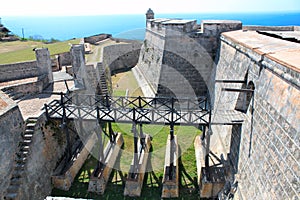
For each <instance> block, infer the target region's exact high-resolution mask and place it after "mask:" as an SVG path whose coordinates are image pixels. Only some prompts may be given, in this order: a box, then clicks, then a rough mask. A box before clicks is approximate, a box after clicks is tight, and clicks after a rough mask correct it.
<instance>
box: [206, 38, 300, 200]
mask: <svg viewBox="0 0 300 200" xmlns="http://www.w3.org/2000/svg"><path fill="white" fill-rule="evenodd" d="M247 71H248V74H247V73H246V72H247ZM245 77H246V79H247V82H248V83H249V82H253V83H254V86H255V92H254V102H253V97H252V100H251V102H250V105H249V107H248V109H247V112H246V120H245V122H243V124H242V127H238V126H236V127H234V128H231V127H229V126H228V127H226V126H213V135H212V139H211V141H213V142H212V145H211V146H212V151H213V152H215V151H219V152H218V153H220V152H221V151H223V152H227V153H229V155H228V158H229V160H230V162H231V164H232V165H233V166H234V168H235V170H236V171H235V172H236V180H238V181H239V187H238V192H237V196H239V199H297V198H299V176H300V174H299V172H300V165H299V160H300V154H299V152H300V151H299V150H300V149H299V146H300V144H299V131H300V127H299V121H300V116H299V109H300V108H299V105H300V102H299V96H300V91H299V86H300V84H299V72H297V71H294V70H293V69H292V68H290V67H287V66H286V65H283V64H280V63H279V62H276V61H274V60H273V59H272V58H271V57H269V56H268V55H265V56H264V55H263V54H262V53H260V52H258V51H255V50H253V49H250V48H248V47H246V46H245V45H242V44H238V43H236V42H235V41H234V40H232V39H231V38H229V37H226V35H223V36H222V37H221V46H220V52H219V57H218V59H217V68H216V79H217V80H218V79H219V80H220V79H221V80H222V79H226V80H228V79H229V80H243V79H245ZM222 87H227V88H242V87H243V85H242V84H228V83H226V84H225V83H216V90H215V97H214V99H215V102H214V104H215V105H214V112H217V111H218V110H222V109H234V108H235V106H236V105H237V100H238V98H239V95H240V94H239V93H236V92H225V91H221V88H222ZM252 102H253V105H254V107H253V115H252V106H251V105H252ZM240 128H241V129H240ZM230 144H231V145H230ZM218 145H219V146H222V148H223V149H218V148H216V147H218ZM214 148H216V149H214Z"/></svg>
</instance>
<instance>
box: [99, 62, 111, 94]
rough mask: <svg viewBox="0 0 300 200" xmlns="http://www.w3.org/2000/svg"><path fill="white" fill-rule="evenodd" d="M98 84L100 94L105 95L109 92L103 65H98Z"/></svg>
mask: <svg viewBox="0 0 300 200" xmlns="http://www.w3.org/2000/svg"><path fill="white" fill-rule="evenodd" d="M99 73H100V74H99V77H100V79H99V86H100V91H101V95H106V94H109V92H108V88H107V83H106V73H105V69H104V67H103V66H102V65H101V66H99Z"/></svg>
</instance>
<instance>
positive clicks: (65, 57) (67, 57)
mask: <svg viewBox="0 0 300 200" xmlns="http://www.w3.org/2000/svg"><path fill="white" fill-rule="evenodd" d="M57 59H58V63H59V65H60V66H68V65H71V53H70V52H65V53H60V54H58V58H57Z"/></svg>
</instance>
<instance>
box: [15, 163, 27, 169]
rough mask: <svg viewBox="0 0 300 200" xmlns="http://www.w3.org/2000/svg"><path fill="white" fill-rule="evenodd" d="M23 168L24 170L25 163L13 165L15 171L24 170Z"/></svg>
mask: <svg viewBox="0 0 300 200" xmlns="http://www.w3.org/2000/svg"><path fill="white" fill-rule="evenodd" d="M24 168H25V163H16V164H15V169H16V170H24Z"/></svg>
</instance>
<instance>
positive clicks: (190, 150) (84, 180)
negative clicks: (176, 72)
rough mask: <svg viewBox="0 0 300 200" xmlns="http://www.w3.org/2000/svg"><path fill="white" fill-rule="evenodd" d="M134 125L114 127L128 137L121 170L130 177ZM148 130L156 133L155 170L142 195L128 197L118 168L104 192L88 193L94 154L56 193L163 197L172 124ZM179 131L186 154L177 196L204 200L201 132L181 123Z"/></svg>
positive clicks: (114, 197)
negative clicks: (198, 146)
mask: <svg viewBox="0 0 300 200" xmlns="http://www.w3.org/2000/svg"><path fill="white" fill-rule="evenodd" d="M131 128H132V125H131V124H123V123H122V124H113V130H114V131H117V132H122V135H123V138H124V147H123V152H122V156H121V158H120V159H121V161H120V163H121V165H123V166H121V169H122V173H123V176H126V175H127V173H128V170H129V166H130V163H131V161H132V157H133V155H132V152H133V134H132V133H131ZM143 131H144V133H147V134H150V135H151V136H152V142H151V144H152V155H151V159H150V164H151V165H152V167H153V168H154V172H153V173H146V176H145V178H144V186H143V190H142V194H141V197H139V198H130V197H124V196H123V193H124V186H123V185H122V181H121V178H120V176H119V174H118V175H116V174H117V172H116V171H113V174H112V175H111V177H110V179H111V180H110V181H109V182H108V185H107V188H106V191H105V193H104V195H97V194H94V193H89V192H87V188H88V181H89V177H90V175H91V173H92V171H93V169H94V167H95V166H96V163H97V160H96V159H95V158H94V157H92V156H90V158H89V159H88V160H87V161H86V162H85V164H84V166H83V167H82V168H81V170H80V172H79V173H78V175H77V177H76V178H75V181H74V183H73V184H72V187H71V188H70V190H69V191H67V192H66V191H62V190H59V189H53V190H52V194H51V195H52V196H65V197H74V198H75V197H77V198H92V199H113V200H114V199H141V200H142V199H145V200H146V199H160V197H161V192H162V177H163V171H164V169H163V164H164V154H165V146H166V142H167V137H168V134H169V127H168V126H161V125H144V126H143ZM175 134H176V135H177V137H178V142H179V145H180V149H181V153H182V156H181V157H180V158H179V165H180V177H181V179H180V182H181V186H180V198H177V199H200V198H199V194H198V192H197V188H196V187H197V186H196V183H195V180H196V177H197V168H196V159H195V153H194V145H193V141H194V138H195V136H196V135H198V134H201V132H200V131H199V130H197V129H196V128H194V127H187V126H184V127H183V126H181V127H176V128H175Z"/></svg>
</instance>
